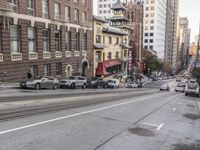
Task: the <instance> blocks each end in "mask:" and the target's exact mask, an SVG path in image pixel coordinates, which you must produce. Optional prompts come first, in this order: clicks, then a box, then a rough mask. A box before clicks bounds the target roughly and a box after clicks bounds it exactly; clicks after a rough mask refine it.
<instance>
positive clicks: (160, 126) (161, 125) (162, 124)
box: [156, 123, 165, 131]
mask: <svg viewBox="0 0 200 150" xmlns="http://www.w3.org/2000/svg"><path fill="white" fill-rule="evenodd" d="M164 125H165V124H164V123H161V124H160V125H159V126H158V127H157V129H156V130H157V131H159V130H160V129H161V128H162V127H163V126H164Z"/></svg>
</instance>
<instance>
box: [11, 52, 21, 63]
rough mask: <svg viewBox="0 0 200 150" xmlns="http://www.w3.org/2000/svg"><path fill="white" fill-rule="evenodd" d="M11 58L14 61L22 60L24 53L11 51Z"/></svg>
mask: <svg viewBox="0 0 200 150" xmlns="http://www.w3.org/2000/svg"><path fill="white" fill-rule="evenodd" d="M11 60H12V61H20V60H22V53H18V52H12V53H11Z"/></svg>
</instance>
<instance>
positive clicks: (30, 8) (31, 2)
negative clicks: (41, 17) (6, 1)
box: [27, 0, 35, 16]
mask: <svg viewBox="0 0 200 150" xmlns="http://www.w3.org/2000/svg"><path fill="white" fill-rule="evenodd" d="M34 2H35V1H34V0H27V11H28V15H31V16H34Z"/></svg>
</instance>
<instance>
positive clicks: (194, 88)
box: [185, 83, 199, 97]
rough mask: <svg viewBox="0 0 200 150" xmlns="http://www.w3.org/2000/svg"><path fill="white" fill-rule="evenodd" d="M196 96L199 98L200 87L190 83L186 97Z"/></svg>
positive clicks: (186, 90)
mask: <svg viewBox="0 0 200 150" xmlns="http://www.w3.org/2000/svg"><path fill="white" fill-rule="evenodd" d="M187 95H196V96H197V97H199V86H198V84H197V83H192V84H191V83H189V84H188V85H187V86H186V88H185V96H187Z"/></svg>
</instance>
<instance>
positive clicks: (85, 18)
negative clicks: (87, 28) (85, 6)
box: [82, 11, 87, 22]
mask: <svg viewBox="0 0 200 150" xmlns="http://www.w3.org/2000/svg"><path fill="white" fill-rule="evenodd" d="M82 21H83V22H86V21H87V13H86V12H85V11H83V12H82Z"/></svg>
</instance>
